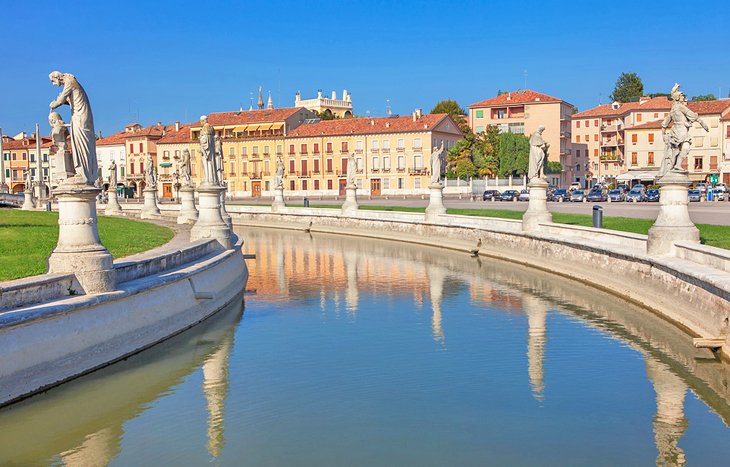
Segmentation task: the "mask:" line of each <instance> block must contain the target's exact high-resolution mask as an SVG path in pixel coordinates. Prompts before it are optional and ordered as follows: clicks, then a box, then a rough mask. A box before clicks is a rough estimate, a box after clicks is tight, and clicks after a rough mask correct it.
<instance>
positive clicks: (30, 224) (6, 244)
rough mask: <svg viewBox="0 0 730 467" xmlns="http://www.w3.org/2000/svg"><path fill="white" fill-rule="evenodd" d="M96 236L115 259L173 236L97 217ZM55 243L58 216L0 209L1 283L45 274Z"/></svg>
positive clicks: (125, 221) (169, 232)
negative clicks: (47, 260) (97, 234)
mask: <svg viewBox="0 0 730 467" xmlns="http://www.w3.org/2000/svg"><path fill="white" fill-rule="evenodd" d="M99 236H100V237H101V241H102V243H103V244H104V246H106V247H107V248H108V249H109V252H110V253H111V254H112V256H113V257H114V258H121V257H124V256H129V255H132V254H134V253H139V252H141V251H145V250H149V249H151V248H154V247H157V246H160V245H163V244H165V243H167V242H169V241H170V239H172V237H173V236H174V232H173V231H172V230H171V229H169V228H167V227H163V226H160V225H155V224H148V223H145V222H139V221H134V220H131V219H124V218H116V217H104V216H99ZM57 240H58V213H55V212H43V211H19V210H15V209H0V281H4V280H10V279H17V278H20V277H26V276H33V275H36V274H43V273H45V272H46V259H47V258H48V256H49V255H50V254H51V251H53V248H54V247H55V246H56V241H57Z"/></svg>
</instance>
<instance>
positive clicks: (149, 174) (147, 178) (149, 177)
mask: <svg viewBox="0 0 730 467" xmlns="http://www.w3.org/2000/svg"><path fill="white" fill-rule="evenodd" d="M144 164H145V166H144V183H145V189H149V188H157V177H155V162H154V161H153V160H152V154H149V153H148V154H147V156H146V158H145V163H144Z"/></svg>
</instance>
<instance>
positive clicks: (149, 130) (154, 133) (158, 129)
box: [123, 125, 175, 139]
mask: <svg viewBox="0 0 730 467" xmlns="http://www.w3.org/2000/svg"><path fill="white" fill-rule="evenodd" d="M128 127H129V125H127V128H128ZM174 129H175V126H174V125H151V126H148V127H146V128H142V129H140V130H136V131H125V132H124V136H123V138H125V139H126V138H142V137H162V136H164V135H165V133H167V132H168V131H171V130H174Z"/></svg>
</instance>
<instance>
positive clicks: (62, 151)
mask: <svg viewBox="0 0 730 467" xmlns="http://www.w3.org/2000/svg"><path fill="white" fill-rule="evenodd" d="M48 123H49V124H50V125H51V141H53V146H52V147H51V151H50V152H51V156H53V157H55V160H56V164H55V166H56V177H57V178H59V179H61V180H65V179H67V178H70V177H73V176H74V175H76V172H75V169H74V161H73V156H72V154H71V151H70V150H69V148H68V144H67V141H66V140H67V138H68V125H66V124H65V123H64V122H63V119H62V118H61V116H60V115H59V114H58V112H51V113H50V114H49V115H48Z"/></svg>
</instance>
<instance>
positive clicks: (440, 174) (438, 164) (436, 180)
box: [431, 140, 446, 185]
mask: <svg viewBox="0 0 730 467" xmlns="http://www.w3.org/2000/svg"><path fill="white" fill-rule="evenodd" d="M445 165H446V164H444V140H441V146H440V147H438V148H433V152H432V153H431V185H439V184H440V183H441V181H442V180H443V179H444V173H445V171H444V167H445Z"/></svg>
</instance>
